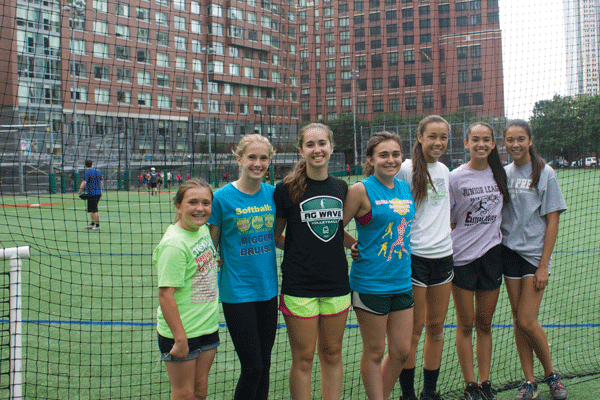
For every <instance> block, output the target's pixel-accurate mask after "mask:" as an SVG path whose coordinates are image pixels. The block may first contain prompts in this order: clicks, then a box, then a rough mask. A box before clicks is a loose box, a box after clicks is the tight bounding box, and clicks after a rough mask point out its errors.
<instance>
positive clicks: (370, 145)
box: [363, 131, 402, 176]
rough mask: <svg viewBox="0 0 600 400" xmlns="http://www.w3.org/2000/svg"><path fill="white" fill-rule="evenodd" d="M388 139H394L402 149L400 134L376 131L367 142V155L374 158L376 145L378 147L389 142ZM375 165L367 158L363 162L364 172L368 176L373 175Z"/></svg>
mask: <svg viewBox="0 0 600 400" xmlns="http://www.w3.org/2000/svg"><path fill="white" fill-rule="evenodd" d="M388 140H393V141H395V142H396V143H398V145H399V146H400V150H402V140H400V136H398V135H397V134H395V133H391V132H387V131H382V132H377V133H374V134H373V135H372V136H371V138H370V139H369V141H368V142H367V150H366V156H367V158H368V157H371V158H373V153H374V152H375V147H377V146H378V145H379V144H380V143H383V142H387V141H388ZM373 170H374V168H373V166H372V165H371V164H369V161H368V160H365V162H364V163H363V173H364V174H365V175H366V176H369V175H373Z"/></svg>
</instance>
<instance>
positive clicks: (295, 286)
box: [273, 175, 350, 297]
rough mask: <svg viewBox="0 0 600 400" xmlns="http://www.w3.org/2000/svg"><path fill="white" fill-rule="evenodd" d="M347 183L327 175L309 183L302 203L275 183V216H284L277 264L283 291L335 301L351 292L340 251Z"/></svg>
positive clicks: (281, 184)
mask: <svg viewBox="0 0 600 400" xmlns="http://www.w3.org/2000/svg"><path fill="white" fill-rule="evenodd" d="M347 192H348V184H347V183H346V182H345V181H343V180H342V179H339V178H336V177H333V176H331V175H329V176H328V177H327V179H325V180H324V181H314V180H312V179H307V187H306V191H305V192H304V195H303V196H302V198H301V200H300V203H299V204H295V203H293V202H292V200H291V199H290V196H289V193H288V188H287V187H286V186H285V185H284V184H283V182H281V183H279V184H277V186H276V188H275V193H274V195H273V197H274V199H275V206H276V214H277V218H285V219H286V221H287V225H286V226H287V227H286V232H285V249H284V253H283V262H282V263H281V273H282V284H281V293H283V294H287V295H291V296H296V297H335V296H343V295H345V294H348V293H350V285H349V283H348V260H347V259H346V252H345V249H344V227H343V215H342V210H343V208H344V200H345V199H346V193H347Z"/></svg>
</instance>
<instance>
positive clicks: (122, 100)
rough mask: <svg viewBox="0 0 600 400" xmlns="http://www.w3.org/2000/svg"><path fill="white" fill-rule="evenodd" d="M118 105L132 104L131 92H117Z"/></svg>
mask: <svg viewBox="0 0 600 400" xmlns="http://www.w3.org/2000/svg"><path fill="white" fill-rule="evenodd" d="M117 103H118V104H131V90H117Z"/></svg>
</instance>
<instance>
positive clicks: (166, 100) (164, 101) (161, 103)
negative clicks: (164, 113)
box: [156, 94, 171, 108]
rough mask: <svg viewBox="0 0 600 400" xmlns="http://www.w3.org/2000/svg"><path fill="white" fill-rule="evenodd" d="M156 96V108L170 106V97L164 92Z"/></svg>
mask: <svg viewBox="0 0 600 400" xmlns="http://www.w3.org/2000/svg"><path fill="white" fill-rule="evenodd" d="M156 98H157V101H158V103H157V107H158V108H171V97H169V96H168V95H166V94H159V95H158V96H156Z"/></svg>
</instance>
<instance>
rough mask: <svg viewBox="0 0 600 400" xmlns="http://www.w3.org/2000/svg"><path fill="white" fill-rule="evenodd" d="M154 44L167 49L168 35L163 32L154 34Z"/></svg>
mask: <svg viewBox="0 0 600 400" xmlns="http://www.w3.org/2000/svg"><path fill="white" fill-rule="evenodd" d="M156 44H157V45H159V46H165V47H167V46H168V45H169V34H168V33H165V32H156Z"/></svg>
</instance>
